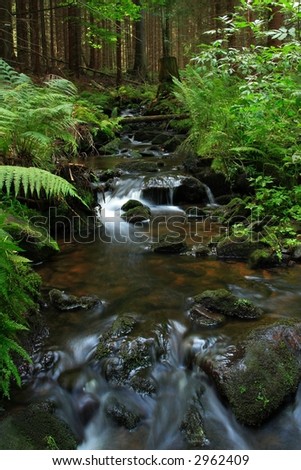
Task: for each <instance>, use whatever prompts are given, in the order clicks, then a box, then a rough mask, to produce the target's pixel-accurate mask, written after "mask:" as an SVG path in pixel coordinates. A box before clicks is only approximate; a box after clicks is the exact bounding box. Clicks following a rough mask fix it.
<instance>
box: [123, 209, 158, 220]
mask: <svg viewBox="0 0 301 470" xmlns="http://www.w3.org/2000/svg"><path fill="white" fill-rule="evenodd" d="M150 216H151V211H150V209H149V208H148V207H146V206H136V207H133V208H132V209H129V210H127V211H126V212H125V213H124V214H122V215H121V217H122V218H123V219H125V220H126V221H127V222H130V223H136V222H143V221H145V220H148V219H149V218H150Z"/></svg>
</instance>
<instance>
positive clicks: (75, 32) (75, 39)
mask: <svg viewBox="0 0 301 470" xmlns="http://www.w3.org/2000/svg"><path fill="white" fill-rule="evenodd" d="M68 44H69V50H68V65H69V70H70V72H72V73H73V74H74V75H75V76H76V77H78V76H79V73H80V65H81V28H80V8H79V7H78V6H76V5H72V6H69V7H68Z"/></svg>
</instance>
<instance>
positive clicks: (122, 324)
mask: <svg viewBox="0 0 301 470" xmlns="http://www.w3.org/2000/svg"><path fill="white" fill-rule="evenodd" d="M137 323H138V321H137V320H136V318H135V317H134V316H132V315H129V314H128V315H121V316H119V317H117V318H116V320H114V322H113V323H112V325H111V326H110V328H108V330H106V331H105V332H104V333H103V334H102V335H101V337H100V340H99V343H98V346H97V348H96V352H95V358H96V359H97V360H100V359H103V358H105V357H108V356H110V355H111V354H113V353H114V351H115V350H116V347H117V346H116V340H119V339H121V338H125V337H126V336H128V335H129V334H130V333H132V331H133V330H134V328H135V326H136V325H137Z"/></svg>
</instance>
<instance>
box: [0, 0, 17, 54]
mask: <svg viewBox="0 0 301 470" xmlns="http://www.w3.org/2000/svg"><path fill="white" fill-rule="evenodd" d="M0 18H1V19H0V56H1V57H2V58H3V59H4V60H6V61H7V62H11V61H12V60H13V58H14V49H13V30H12V0H2V1H1V3H0Z"/></svg>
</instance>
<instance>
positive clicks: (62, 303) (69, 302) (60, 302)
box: [49, 289, 102, 311]
mask: <svg viewBox="0 0 301 470" xmlns="http://www.w3.org/2000/svg"><path fill="white" fill-rule="evenodd" d="M49 298H50V301H51V303H52V305H53V306H54V307H55V308H57V309H58V310H61V311H67V310H75V309H84V310H90V309H91V308H94V307H96V306H97V305H100V304H101V303H102V302H101V300H100V299H99V298H98V297H97V296H96V295H85V296H82V297H76V296H75V295H72V294H66V293H65V292H64V291H61V290H59V289H52V290H51V291H50V292H49Z"/></svg>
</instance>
